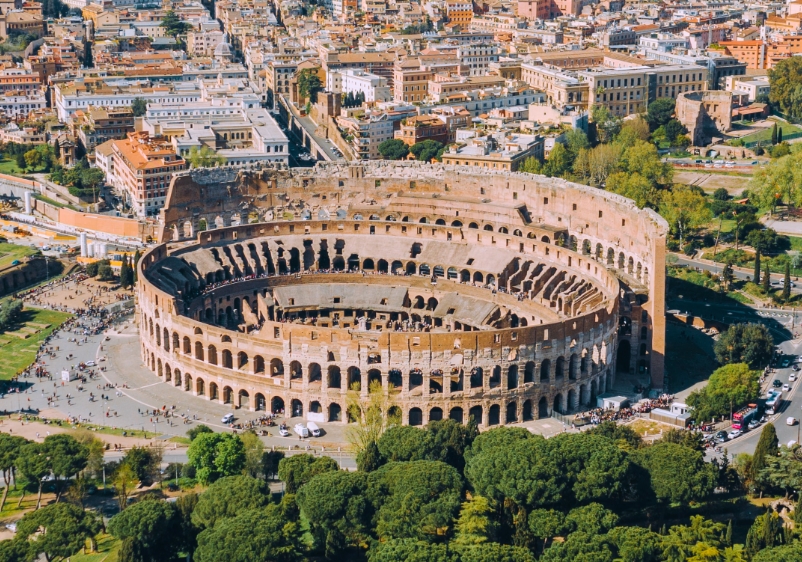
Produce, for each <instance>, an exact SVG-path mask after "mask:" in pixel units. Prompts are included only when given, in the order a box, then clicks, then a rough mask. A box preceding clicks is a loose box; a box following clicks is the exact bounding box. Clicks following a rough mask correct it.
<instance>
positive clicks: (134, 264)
mask: <svg viewBox="0 0 802 562" xmlns="http://www.w3.org/2000/svg"><path fill="white" fill-rule="evenodd" d="M140 257H142V256H141V255H140V253H139V250H137V251H136V252H134V260H133V264H132V265H133V267H132V269H133V270H134V271H133V273H134V283H136V281H137V275H136V266H137V264H138V263H139V258H140Z"/></svg>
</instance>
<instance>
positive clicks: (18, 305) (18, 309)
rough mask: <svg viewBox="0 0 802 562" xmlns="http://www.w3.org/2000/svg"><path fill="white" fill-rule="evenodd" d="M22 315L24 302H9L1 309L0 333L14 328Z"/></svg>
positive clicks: (14, 300)
mask: <svg viewBox="0 0 802 562" xmlns="http://www.w3.org/2000/svg"><path fill="white" fill-rule="evenodd" d="M21 314H22V301H21V300H19V299H11V300H7V301H5V302H4V303H3V304H2V308H0V332H5V331H6V330H8V329H9V328H11V327H12V326H14V325H15V324H16V323H17V321H18V320H19V317H20V315H21Z"/></svg>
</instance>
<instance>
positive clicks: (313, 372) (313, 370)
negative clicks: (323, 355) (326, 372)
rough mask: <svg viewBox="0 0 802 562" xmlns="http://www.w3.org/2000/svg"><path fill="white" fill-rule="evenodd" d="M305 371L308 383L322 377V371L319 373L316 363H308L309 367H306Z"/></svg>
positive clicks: (318, 366)
mask: <svg viewBox="0 0 802 562" xmlns="http://www.w3.org/2000/svg"><path fill="white" fill-rule="evenodd" d="M307 372H308V373H309V384H312V383H315V382H318V383H319V382H321V380H322V379H323V376H322V373H321V370H320V365H318V364H317V363H310V364H309V368H308V369H307Z"/></svg>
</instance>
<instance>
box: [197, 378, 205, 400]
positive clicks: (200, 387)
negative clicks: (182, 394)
mask: <svg viewBox="0 0 802 562" xmlns="http://www.w3.org/2000/svg"><path fill="white" fill-rule="evenodd" d="M205 390H206V389H205V388H204V382H203V379H196V380H195V393H196V394H197V395H198V396H204V395H205V394H206V392H205Z"/></svg>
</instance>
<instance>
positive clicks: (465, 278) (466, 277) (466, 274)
mask: <svg viewBox="0 0 802 562" xmlns="http://www.w3.org/2000/svg"><path fill="white" fill-rule="evenodd" d="M459 280H460V281H461V282H463V283H470V281H471V272H470V271H468V270H467V269H463V270H462V271H460V272H459Z"/></svg>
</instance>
